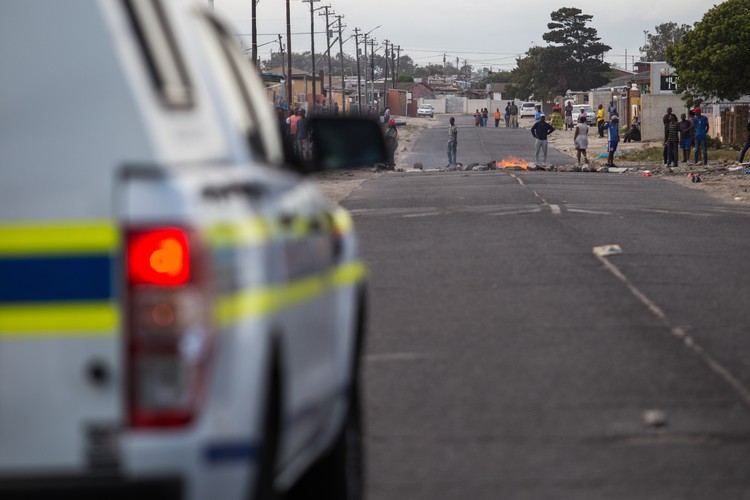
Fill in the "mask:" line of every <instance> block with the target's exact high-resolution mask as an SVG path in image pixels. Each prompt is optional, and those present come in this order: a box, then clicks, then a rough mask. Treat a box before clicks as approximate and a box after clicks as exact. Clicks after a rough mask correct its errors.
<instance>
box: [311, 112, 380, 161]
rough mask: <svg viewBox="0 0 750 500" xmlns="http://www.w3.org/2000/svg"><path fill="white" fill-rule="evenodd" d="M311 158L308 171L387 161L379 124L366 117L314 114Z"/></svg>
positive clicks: (312, 119)
mask: <svg viewBox="0 0 750 500" xmlns="http://www.w3.org/2000/svg"><path fill="white" fill-rule="evenodd" d="M310 129H311V132H312V136H311V137H312V139H311V140H312V158H311V159H310V160H309V161H307V162H304V164H303V170H304V171H305V172H322V171H325V170H337V169H341V168H353V167H364V166H368V165H373V164H376V163H385V162H386V161H387V155H386V148H385V138H384V137H383V131H382V129H381V128H380V125H379V124H378V123H377V122H376V121H374V120H370V119H366V118H336V117H315V118H311V119H310Z"/></svg>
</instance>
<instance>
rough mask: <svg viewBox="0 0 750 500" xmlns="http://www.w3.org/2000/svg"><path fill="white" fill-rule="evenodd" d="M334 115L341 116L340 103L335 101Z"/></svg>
mask: <svg viewBox="0 0 750 500" xmlns="http://www.w3.org/2000/svg"><path fill="white" fill-rule="evenodd" d="M333 116H339V103H337V102H334V103H333Z"/></svg>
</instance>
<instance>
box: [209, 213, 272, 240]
mask: <svg viewBox="0 0 750 500" xmlns="http://www.w3.org/2000/svg"><path fill="white" fill-rule="evenodd" d="M270 233H271V231H270V228H269V227H268V224H266V223H265V222H264V221H263V220H262V219H247V220H245V221H243V222H242V223H240V224H238V223H229V222H227V223H222V224H216V225H214V226H211V227H210V228H209V229H208V232H207V236H208V239H209V241H210V242H211V244H212V245H215V246H237V245H260V244H263V243H265V242H267V241H268V240H269V238H270Z"/></svg>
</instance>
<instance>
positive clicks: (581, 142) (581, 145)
mask: <svg viewBox="0 0 750 500" xmlns="http://www.w3.org/2000/svg"><path fill="white" fill-rule="evenodd" d="M573 143H574V144H575V146H576V157H577V158H578V165H580V164H581V154H583V164H584V165H585V166H588V163H589V159H588V157H587V156H586V150H587V149H588V148H589V125H588V123H586V117H585V116H579V117H578V124H576V126H575V131H574V132H573Z"/></svg>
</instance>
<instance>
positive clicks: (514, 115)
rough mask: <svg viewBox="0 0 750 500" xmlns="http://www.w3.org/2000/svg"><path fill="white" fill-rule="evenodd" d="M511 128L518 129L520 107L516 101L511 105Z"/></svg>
mask: <svg viewBox="0 0 750 500" xmlns="http://www.w3.org/2000/svg"><path fill="white" fill-rule="evenodd" d="M510 126H511V127H512V128H518V105H516V101H513V102H512V103H511V104H510Z"/></svg>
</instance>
